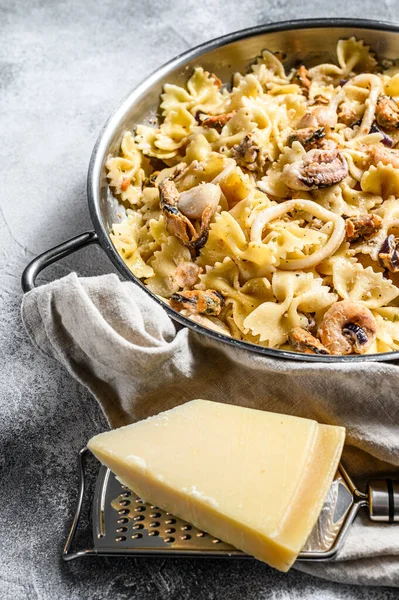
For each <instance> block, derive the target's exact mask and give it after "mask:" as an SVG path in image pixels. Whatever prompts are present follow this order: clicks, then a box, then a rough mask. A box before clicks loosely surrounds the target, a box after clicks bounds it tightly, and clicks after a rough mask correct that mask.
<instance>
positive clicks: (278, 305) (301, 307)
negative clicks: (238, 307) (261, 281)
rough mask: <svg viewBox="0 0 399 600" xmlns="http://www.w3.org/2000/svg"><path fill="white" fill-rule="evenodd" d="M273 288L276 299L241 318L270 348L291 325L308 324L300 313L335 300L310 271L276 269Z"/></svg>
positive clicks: (283, 338) (302, 325) (284, 340)
mask: <svg viewBox="0 0 399 600" xmlns="http://www.w3.org/2000/svg"><path fill="white" fill-rule="evenodd" d="M272 289H273V293H274V296H275V298H276V302H264V303H263V304H261V305H260V306H258V308H256V309H255V310H254V311H253V312H252V313H250V315H249V316H248V317H247V318H246V319H245V321H244V327H246V328H247V329H249V330H250V331H251V333H252V335H254V336H259V339H260V341H262V342H265V341H267V342H268V344H269V346H270V347H272V348H273V347H277V346H280V345H281V344H283V343H285V342H286V341H287V338H288V333H289V331H291V329H293V328H294V327H305V328H306V327H307V326H308V319H307V317H306V316H305V315H304V314H303V313H305V312H306V313H308V312H317V311H320V310H322V309H325V308H327V307H328V306H330V305H331V304H333V303H334V302H336V300H337V295H336V294H334V293H332V292H331V291H330V288H329V287H327V286H323V280H322V279H321V278H320V277H317V278H315V277H314V276H313V274H312V273H302V272H297V273H295V272H288V273H283V272H280V271H278V272H276V273H274V274H273V276H272Z"/></svg>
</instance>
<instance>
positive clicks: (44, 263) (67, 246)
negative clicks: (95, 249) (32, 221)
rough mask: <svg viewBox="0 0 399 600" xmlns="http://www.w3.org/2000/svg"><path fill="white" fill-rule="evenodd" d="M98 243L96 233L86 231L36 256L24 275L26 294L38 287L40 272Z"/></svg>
mask: <svg viewBox="0 0 399 600" xmlns="http://www.w3.org/2000/svg"><path fill="white" fill-rule="evenodd" d="M98 243H99V240H98V236H97V234H96V233H95V231H86V232H85V233H80V234H79V235H77V236H75V237H73V238H71V239H70V240H67V241H66V242H62V244H59V245H58V246H55V247H54V248H50V250H46V252H43V253H42V254H39V256H36V258H34V259H33V260H32V261H31V262H30V263H29V264H28V266H27V267H26V268H25V270H24V272H23V273H22V277H21V286H22V290H23V292H24V294H26V292H30V291H31V290H33V288H35V287H36V285H35V283H36V277H37V276H38V275H39V273H40V271H43V269H46V268H47V267H48V266H50V265H51V264H52V263H54V262H57V260H60V258H64V257H65V256H69V254H72V253H73V252H76V251H77V250H80V249H81V248H84V247H85V246H89V245H90V244H98Z"/></svg>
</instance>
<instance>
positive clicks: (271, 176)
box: [257, 142, 306, 198]
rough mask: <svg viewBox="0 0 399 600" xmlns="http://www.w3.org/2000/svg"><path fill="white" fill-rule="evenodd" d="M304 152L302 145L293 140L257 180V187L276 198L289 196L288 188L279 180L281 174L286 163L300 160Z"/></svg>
mask: <svg viewBox="0 0 399 600" xmlns="http://www.w3.org/2000/svg"><path fill="white" fill-rule="evenodd" d="M305 154H306V152H305V149H304V147H303V146H302V145H301V144H300V143H299V142H294V143H293V144H292V147H291V148H289V147H286V148H284V150H283V151H282V153H281V154H280V157H279V159H278V160H277V161H275V162H274V163H273V164H272V165H271V167H270V169H269V170H268V172H267V174H266V175H265V176H264V177H262V179H261V180H260V181H258V184H257V185H258V188H259V189H260V190H262V192H265V193H266V194H270V195H271V196H277V198H288V197H289V196H290V193H291V192H290V190H289V188H288V187H287V186H286V185H285V184H284V183H283V182H282V181H281V175H282V172H283V169H284V167H285V166H286V165H290V164H292V163H295V162H297V161H300V160H301V159H302V158H303V157H304V155H305Z"/></svg>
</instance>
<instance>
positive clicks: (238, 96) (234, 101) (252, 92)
mask: <svg viewBox="0 0 399 600" xmlns="http://www.w3.org/2000/svg"><path fill="white" fill-rule="evenodd" d="M260 96H263V89H262V85H261V84H260V82H259V80H258V79H257V78H256V77H255V75H252V74H251V73H250V74H249V75H244V76H243V75H240V74H239V73H237V74H236V75H235V76H234V87H233V89H232V90H231V94H230V99H229V101H228V103H227V105H226V111H228V112H229V111H233V110H238V109H239V108H242V107H243V106H245V103H246V102H247V101H248V98H256V97H260Z"/></svg>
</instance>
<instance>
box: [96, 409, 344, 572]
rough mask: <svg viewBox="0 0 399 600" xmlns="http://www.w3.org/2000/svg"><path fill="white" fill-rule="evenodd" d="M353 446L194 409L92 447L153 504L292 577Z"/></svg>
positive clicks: (306, 429)
mask: <svg viewBox="0 0 399 600" xmlns="http://www.w3.org/2000/svg"><path fill="white" fill-rule="evenodd" d="M344 438H345V430H344V429H343V428H342V427H333V426H329V425H319V424H318V423H316V421H312V420H310V419H302V418H298V417H292V416H288V415H280V414H277V413H270V412H264V411H260V410H254V409H250V408H242V407H238V406H230V405H227V404H220V403H216V402H209V401H207V400H193V401H191V402H188V403H187V404H184V405H183V406H178V407H177V408H174V409H172V410H169V411H166V412H163V413H160V414H159V415H157V416H155V417H150V418H149V419H146V420H145V421H140V422H139V423H135V424H133V425H128V426H126V427H122V428H120V429H116V430H113V431H109V432H106V433H102V434H100V435H97V436H95V437H94V438H92V439H91V440H90V442H89V444H88V447H89V449H90V450H91V451H92V452H93V454H95V455H96V456H97V458H98V459H99V460H100V461H101V462H102V463H103V464H105V465H106V466H107V467H109V468H110V469H111V470H112V471H113V472H114V473H115V474H116V476H117V477H118V478H119V479H120V481H121V482H122V483H124V484H125V485H127V486H128V487H129V488H131V489H132V490H133V491H135V492H136V493H137V494H138V495H139V496H140V497H142V498H143V499H145V500H146V501H147V502H150V503H151V504H155V505H157V506H160V507H161V508H163V509H164V510H166V511H167V512H170V513H171V514H174V515H176V516H178V517H180V518H182V519H184V520H186V521H188V522H190V523H192V524H193V525H195V526H196V527H198V528H199V529H202V530H204V531H207V532H209V533H210V534H212V535H214V536H215V537H218V538H220V539H222V540H224V541H225V542H228V543H230V544H232V545H233V546H235V547H236V548H239V549H240V550H243V551H244V552H247V553H248V554H251V555H253V556H256V557H257V558H259V559H260V560H263V561H265V562H267V563H268V564H269V565H271V566H274V567H276V568H278V569H280V570H282V571H287V570H288V569H289V568H290V566H291V565H292V563H293V562H294V561H295V559H296V558H297V556H298V554H299V552H300V551H301V549H302V547H303V546H304V544H305V542H306V540H307V538H308V536H309V534H310V532H311V530H312V528H313V526H314V524H315V522H316V520H317V518H318V515H319V513H320V510H321V508H322V506H323V503H324V500H325V498H326V496H327V493H328V490H329V488H330V485H331V482H332V480H333V477H334V475H335V472H336V469H337V466H338V463H339V459H340V456H341V452H342V447H343V443H344Z"/></svg>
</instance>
